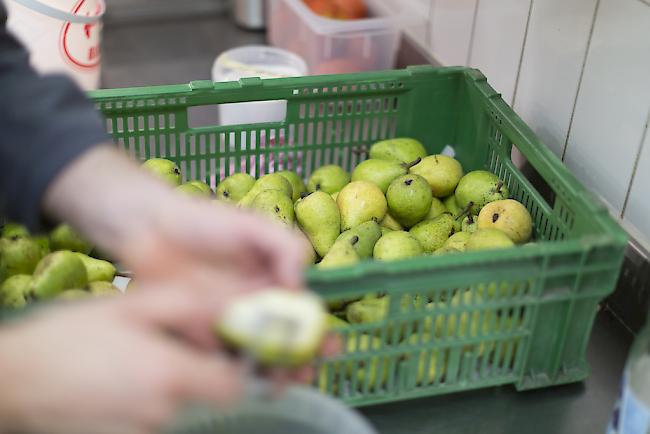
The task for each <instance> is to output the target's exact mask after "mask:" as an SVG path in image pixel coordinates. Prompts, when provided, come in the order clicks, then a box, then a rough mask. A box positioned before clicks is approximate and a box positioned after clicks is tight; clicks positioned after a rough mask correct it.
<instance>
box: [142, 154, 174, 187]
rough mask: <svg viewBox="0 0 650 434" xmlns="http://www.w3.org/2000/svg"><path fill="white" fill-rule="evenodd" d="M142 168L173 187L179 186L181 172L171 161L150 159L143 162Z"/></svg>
mask: <svg viewBox="0 0 650 434" xmlns="http://www.w3.org/2000/svg"><path fill="white" fill-rule="evenodd" d="M142 168H143V169H145V170H147V171H148V172H149V173H151V174H153V175H154V176H156V177H158V178H160V179H162V180H163V181H165V182H166V183H168V184H170V185H172V186H174V187H178V186H179V185H181V170H180V169H179V168H178V166H177V165H176V163H174V162H173V161H170V160H165V159H164V158H152V159H150V160H147V161H145V162H144V164H142Z"/></svg>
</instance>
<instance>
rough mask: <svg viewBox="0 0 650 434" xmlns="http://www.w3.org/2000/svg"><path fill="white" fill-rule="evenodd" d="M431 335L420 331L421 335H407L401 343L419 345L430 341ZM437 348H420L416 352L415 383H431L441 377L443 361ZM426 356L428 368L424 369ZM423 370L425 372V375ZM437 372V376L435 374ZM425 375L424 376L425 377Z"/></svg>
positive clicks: (443, 369)
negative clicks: (420, 349) (416, 368)
mask: <svg viewBox="0 0 650 434" xmlns="http://www.w3.org/2000/svg"><path fill="white" fill-rule="evenodd" d="M431 340H432V336H431V335H430V334H429V333H422V335H421V336H418V335H417V334H416V333H414V334H412V335H411V336H409V337H408V338H407V339H406V340H405V341H404V343H403V344H402V345H404V346H408V347H413V346H419V345H420V344H426V343H429V342H431ZM439 351H440V350H438V349H427V350H422V351H420V352H419V353H418V370H417V376H416V380H415V381H416V383H417V384H418V385H422V384H423V383H426V384H431V383H433V382H434V381H435V380H436V378H441V377H442V376H443V375H444V373H445V365H444V361H443V360H441V358H440V357H439ZM427 358H428V359H429V360H428V363H429V369H428V370H427V369H426V366H427ZM425 372H427V374H426V375H425ZM436 374H438V376H436ZM425 377H426V378H425Z"/></svg>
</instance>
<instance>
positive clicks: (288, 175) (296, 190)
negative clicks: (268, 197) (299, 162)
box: [278, 170, 307, 202]
mask: <svg viewBox="0 0 650 434" xmlns="http://www.w3.org/2000/svg"><path fill="white" fill-rule="evenodd" d="M278 174H279V175H282V176H284V178H285V179H286V180H287V181H289V183H290V184H291V188H292V191H293V196H292V197H291V200H293V201H294V202H295V201H297V200H298V199H300V195H301V194H302V193H306V192H307V187H305V183H304V182H303V180H302V179H301V178H300V176H299V175H298V174H297V173H296V172H293V171H291V170H283V171H282V172H278Z"/></svg>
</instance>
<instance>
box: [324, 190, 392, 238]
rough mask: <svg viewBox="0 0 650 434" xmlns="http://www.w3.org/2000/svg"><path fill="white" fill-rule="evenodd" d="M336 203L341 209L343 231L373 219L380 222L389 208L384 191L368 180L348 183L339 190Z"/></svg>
mask: <svg viewBox="0 0 650 434" xmlns="http://www.w3.org/2000/svg"><path fill="white" fill-rule="evenodd" d="M336 203H337V204H338V206H339V209H340V210H341V230H342V231H347V230H348V229H352V228H353V227H355V226H359V225H360V224H361V223H365V222H367V221H371V220H372V221H375V222H380V221H382V219H383V218H384V217H385V216H386V211H387V209H388V205H387V204H386V197H385V196H384V193H382V192H381V190H380V189H379V187H377V186H376V185H375V184H373V183H371V182H367V181H355V182H351V183H349V184H348V185H346V186H345V187H344V188H343V189H342V190H341V191H340V192H339V195H338V198H337V199H336Z"/></svg>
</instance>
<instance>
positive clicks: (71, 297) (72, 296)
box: [55, 289, 92, 301]
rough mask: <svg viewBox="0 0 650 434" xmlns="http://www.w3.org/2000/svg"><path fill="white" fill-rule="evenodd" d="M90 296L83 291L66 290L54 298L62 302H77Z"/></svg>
mask: <svg viewBox="0 0 650 434" xmlns="http://www.w3.org/2000/svg"><path fill="white" fill-rule="evenodd" d="M91 296H92V294H91V293H90V292H88V291H86V290H83V289H66V290H65V291H63V292H61V293H60V294H58V295H57V296H56V297H55V298H56V299H58V300H63V301H78V300H83V299H86V298H89V297H91Z"/></svg>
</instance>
